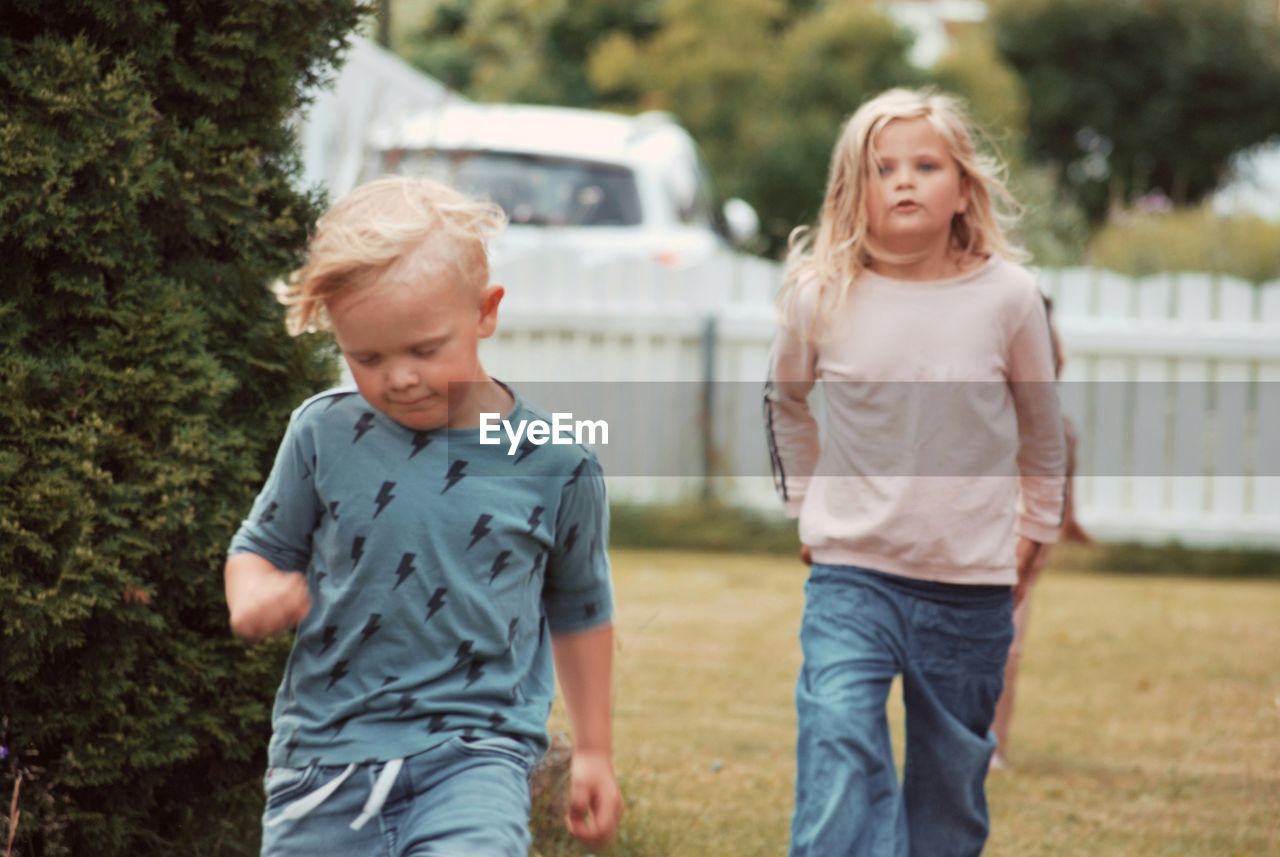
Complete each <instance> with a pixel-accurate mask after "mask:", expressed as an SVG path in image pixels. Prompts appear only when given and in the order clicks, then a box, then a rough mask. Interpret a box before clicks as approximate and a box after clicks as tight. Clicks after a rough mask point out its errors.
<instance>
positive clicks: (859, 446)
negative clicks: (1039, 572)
mask: <svg viewBox="0 0 1280 857" xmlns="http://www.w3.org/2000/svg"><path fill="white" fill-rule="evenodd" d="M797 306H798V311H797V313H796V314H795V316H794V317H793V318H791V319H789V323H788V324H784V326H783V327H782V328H781V330H780V332H779V334H778V336H777V338H776V340H775V343H774V347H773V352H772V356H771V360H770V364H771V365H770V375H769V383H768V385H767V387H766V393H765V420H766V430H767V434H768V437H769V444H770V451H771V454H772V456H773V467H774V474H775V479H776V481H777V484H778V488H779V492H780V493H781V495H782V498H783V500H784V502H785V504H786V508H787V512H788V514H790V515H791V516H793V517H795V516H798V517H799V519H800V539H801V541H802V542H803V543H804V544H806V545H808V546H809V548H810V550H811V552H812V555H813V560H814V562H818V563H830V564H837V565H856V566H861V567H863V568H869V569H873V570H876V571H881V572H886V573H890V574H897V575H902V576H906V577H913V578H918V579H923V580H932V581H939V582H944V583H961V584H1012V583H1014V582H1016V579H1017V574H1016V571H1015V563H1014V545H1015V541H1016V540H1015V534H1017V535H1022V536H1027V537H1028V538H1031V539H1033V540H1035V541H1038V542H1054V541H1056V540H1057V537H1058V527H1059V524H1060V523H1061V519H1062V512H1063V497H1064V489H1065V484H1066V483H1065V478H1064V473H1065V467H1066V447H1065V443H1064V440H1063V433H1062V418H1061V415H1060V412H1059V408H1058V397H1057V391H1056V389H1055V387H1054V367H1053V355H1052V349H1051V345H1050V335H1049V323H1048V319H1047V316H1046V312H1045V308H1044V303H1043V300H1042V299H1041V296H1040V292H1039V290H1038V288H1037V287H1036V283H1035V279H1034V277H1033V276H1032V275H1031V274H1030V273H1029V272H1028V271H1026V270H1025V269H1024V268H1022V267H1020V266H1018V265H1016V264H1014V263H1012V262H1009V261H1007V260H1005V259H1002V258H999V257H996V256H993V257H991V258H990V259H989V260H988V261H987V262H985V263H984V264H982V265H980V266H978V267H977V268H975V269H973V270H971V271H968V272H966V273H964V274H961V275H959V276H956V277H953V278H950V279H946V280H936V281H905V280H895V279H891V278H889V277H885V276H882V275H879V274H876V273H874V272H871V271H866V272H864V273H863V274H862V275H861V276H859V278H858V279H857V281H856V282H855V283H854V284H853V286H852V287H851V289H850V290H849V294H848V296H847V299H846V300H845V301H844V303H843V305H841V306H839V307H837V308H835V309H834V310H831V309H829V308H828V307H827V306H826V305H825V304H824V305H823V306H824V308H823V309H822V313H823V314H824V319H823V320H822V322H821V323H820V324H819V325H818V326H817V328H816V330H817V333H816V334H815V333H814V330H815V326H814V324H813V322H814V316H815V314H816V313H817V312H819V310H818V300H817V290H816V289H814V288H809V289H807V290H804V291H802V292H801V293H800V298H799V301H798V305H797ZM817 382H822V383H821V385H820V389H821V390H822V393H823V397H822V399H823V410H824V411H825V419H824V423H825V425H824V428H823V430H822V431H821V433H820V431H819V425H818V420H817V419H815V415H814V412H813V411H812V410H811V408H810V393H811V391H812V390H813V388H814V386H815V383H817ZM820 435H821V437H820Z"/></svg>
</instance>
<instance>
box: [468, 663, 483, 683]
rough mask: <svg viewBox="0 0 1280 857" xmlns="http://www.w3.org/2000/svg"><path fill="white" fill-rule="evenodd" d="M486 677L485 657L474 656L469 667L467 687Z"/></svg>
mask: <svg viewBox="0 0 1280 857" xmlns="http://www.w3.org/2000/svg"><path fill="white" fill-rule="evenodd" d="M482 678H484V658H472V659H471V666H469V667H467V683H466V685H465V686H466V687H471V685H473V684H475V683H476V682H478V681H479V680H480V679H482Z"/></svg>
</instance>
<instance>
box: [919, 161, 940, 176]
mask: <svg viewBox="0 0 1280 857" xmlns="http://www.w3.org/2000/svg"><path fill="white" fill-rule="evenodd" d="M937 168H938V165H937V164H935V163H933V162H932V161H925V162H924V163H923V164H921V165H920V171H921V172H924V173H931V172H933V171H934V170H936V169H937Z"/></svg>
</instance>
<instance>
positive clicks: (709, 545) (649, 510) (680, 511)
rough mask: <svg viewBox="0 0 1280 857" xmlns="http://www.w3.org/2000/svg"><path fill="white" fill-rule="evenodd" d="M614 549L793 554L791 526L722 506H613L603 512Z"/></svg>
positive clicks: (785, 521) (779, 517)
mask: <svg viewBox="0 0 1280 857" xmlns="http://www.w3.org/2000/svg"><path fill="white" fill-rule="evenodd" d="M609 515H610V524H609V545H610V547H614V548H645V549H652V548H663V549H673V550H706V551H729V552H742V553H779V554H790V555H793V556H794V555H797V554H798V552H799V550H800V542H799V539H798V536H797V535H796V522H795V521H792V520H789V519H786V518H784V517H782V515H781V514H778V515H764V514H761V513H759V512H753V511H750V510H748V509H742V508H739V507H736V506H727V505H724V504H722V503H673V504H669V505H665V506H639V505H632V504H628V503H620V504H614V505H612V506H611V507H610V509H609Z"/></svg>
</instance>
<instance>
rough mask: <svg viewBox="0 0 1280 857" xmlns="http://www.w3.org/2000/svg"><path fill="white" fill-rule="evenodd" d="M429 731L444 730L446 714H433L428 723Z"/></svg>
mask: <svg viewBox="0 0 1280 857" xmlns="http://www.w3.org/2000/svg"><path fill="white" fill-rule="evenodd" d="M427 731H428V732H442V731H444V715H443V714H433V715H431V720H430V722H428V723H427Z"/></svg>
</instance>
